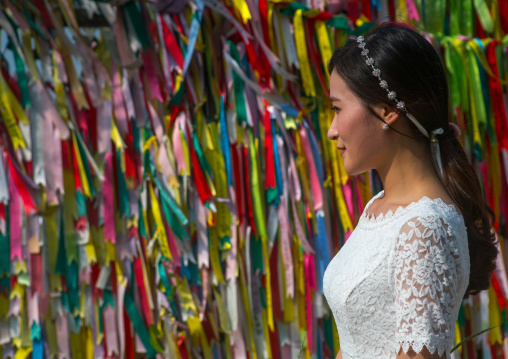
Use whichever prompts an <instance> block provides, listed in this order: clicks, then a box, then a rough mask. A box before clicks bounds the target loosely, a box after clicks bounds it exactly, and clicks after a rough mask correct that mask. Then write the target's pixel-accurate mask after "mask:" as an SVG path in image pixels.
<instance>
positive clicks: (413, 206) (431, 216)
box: [359, 191, 465, 228]
mask: <svg viewBox="0 0 508 359" xmlns="http://www.w3.org/2000/svg"><path fill="white" fill-rule="evenodd" d="M382 196H383V191H381V192H380V193H378V194H377V195H375V196H374V197H373V198H372V199H371V200H370V201H369V202H368V203H367V205H366V206H365V210H364V213H363V214H362V217H361V220H360V222H359V225H361V226H368V227H377V226H385V225H391V226H392V227H402V226H403V225H404V224H405V223H406V222H410V221H415V220H418V219H420V221H421V220H424V222H429V221H434V222H435V221H437V220H438V219H440V220H441V222H442V223H444V224H446V225H447V226H451V227H454V228H461V227H464V228H465V225H464V219H463V218H462V215H461V214H460V212H459V211H458V210H457V208H456V207H455V205H453V204H450V203H448V202H449V199H448V198H445V200H443V199H442V198H440V197H437V198H431V197H429V196H422V197H421V198H420V199H418V200H415V201H413V202H411V203H409V204H406V205H404V206H402V205H401V206H398V208H397V209H395V210H389V211H386V212H381V213H379V214H377V215H370V214H369V208H370V205H371V204H372V203H373V202H374V201H375V200H376V199H378V198H380V197H382Z"/></svg>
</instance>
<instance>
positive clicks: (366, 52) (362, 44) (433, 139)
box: [356, 36, 444, 181]
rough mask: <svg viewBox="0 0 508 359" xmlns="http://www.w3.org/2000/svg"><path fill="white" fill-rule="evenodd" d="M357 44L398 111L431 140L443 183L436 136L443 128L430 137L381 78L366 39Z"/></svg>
mask: <svg viewBox="0 0 508 359" xmlns="http://www.w3.org/2000/svg"><path fill="white" fill-rule="evenodd" d="M356 42H357V43H358V47H359V48H360V49H362V52H361V54H362V56H363V58H364V59H365V63H366V64H367V65H368V66H370V68H371V69H372V74H373V75H374V76H376V77H377V78H378V80H379V86H381V88H383V89H385V90H386V92H387V94H388V98H389V99H390V100H392V101H395V102H396V103H397V109H398V110H399V111H402V112H404V113H405V114H406V116H407V118H409V119H410V120H411V122H413V123H414V125H415V126H416V127H417V128H418V130H419V131H420V132H421V133H423V134H424V135H425V137H427V138H428V139H430V144H431V146H430V149H431V152H432V158H433V160H434V166H435V167H436V170H437V173H438V175H439V178H440V179H441V181H443V177H442V175H443V165H442V161H441V152H440V149H439V141H438V140H437V138H436V136H437V135H440V134H442V133H443V132H444V130H443V129H442V128H438V129H436V130H434V131H432V132H431V134H430V135H429V133H428V132H427V130H426V129H425V128H424V127H423V126H422V125H421V124H420V122H419V121H418V120H417V119H416V118H415V117H414V116H413V115H411V114H410V113H409V112H407V110H406V104H405V103H404V102H402V101H400V100H399V99H398V98H397V94H396V93H395V91H392V90H390V88H389V87H388V83H387V82H386V81H385V80H383V79H382V78H381V70H380V69H378V68H377V67H375V66H374V59H373V58H372V57H370V56H369V49H366V48H365V45H366V44H365V37H363V36H358V37H357V38H356Z"/></svg>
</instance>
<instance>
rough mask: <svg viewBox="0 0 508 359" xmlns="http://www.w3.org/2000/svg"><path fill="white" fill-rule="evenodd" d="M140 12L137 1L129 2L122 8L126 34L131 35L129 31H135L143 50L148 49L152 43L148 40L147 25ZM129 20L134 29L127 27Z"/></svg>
mask: <svg viewBox="0 0 508 359" xmlns="http://www.w3.org/2000/svg"><path fill="white" fill-rule="evenodd" d="M140 10H141V9H139V5H138V4H137V3H136V2H135V1H129V2H128V3H127V4H125V5H123V6H122V7H121V11H122V14H123V16H124V26H125V30H126V32H127V33H130V32H129V30H130V31H134V33H135V35H136V38H137V39H138V40H139V42H140V43H141V46H142V47H143V49H146V48H147V47H148V46H149V45H150V41H149V40H148V35H147V34H146V27H145V23H144V21H143V15H142V13H141V11H140ZM127 19H129V20H130V22H131V25H132V27H129V26H127V21H125V20H127ZM131 35H134V34H131Z"/></svg>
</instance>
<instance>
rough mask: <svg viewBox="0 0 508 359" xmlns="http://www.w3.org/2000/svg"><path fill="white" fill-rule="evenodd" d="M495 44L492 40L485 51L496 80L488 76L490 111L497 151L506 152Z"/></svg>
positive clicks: (507, 140)
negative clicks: (493, 119)
mask: <svg viewBox="0 0 508 359" xmlns="http://www.w3.org/2000/svg"><path fill="white" fill-rule="evenodd" d="M496 44H497V41H494V40H493V41H492V42H491V43H490V44H489V45H488V46H487V50H486V53H487V61H488V63H489V66H490V69H491V70H492V72H493V73H494V75H495V76H496V78H492V76H489V87H490V97H491V101H492V109H493V110H494V118H495V121H496V135H497V142H498V145H499V150H501V149H503V148H504V149H505V150H508V125H507V123H506V109H505V107H504V99H503V91H502V89H501V83H500V82H499V81H498V79H499V71H498V68H497V59H496Z"/></svg>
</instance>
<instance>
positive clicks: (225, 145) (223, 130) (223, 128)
mask: <svg viewBox="0 0 508 359" xmlns="http://www.w3.org/2000/svg"><path fill="white" fill-rule="evenodd" d="M224 113H225V111H224V95H222V96H221V97H220V118H219V121H220V147H221V149H222V154H223V156H224V162H225V163H226V174H227V176H228V186H232V185H233V180H232V177H231V153H230V151H229V138H228V127H227V125H226V116H225V115H224Z"/></svg>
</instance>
